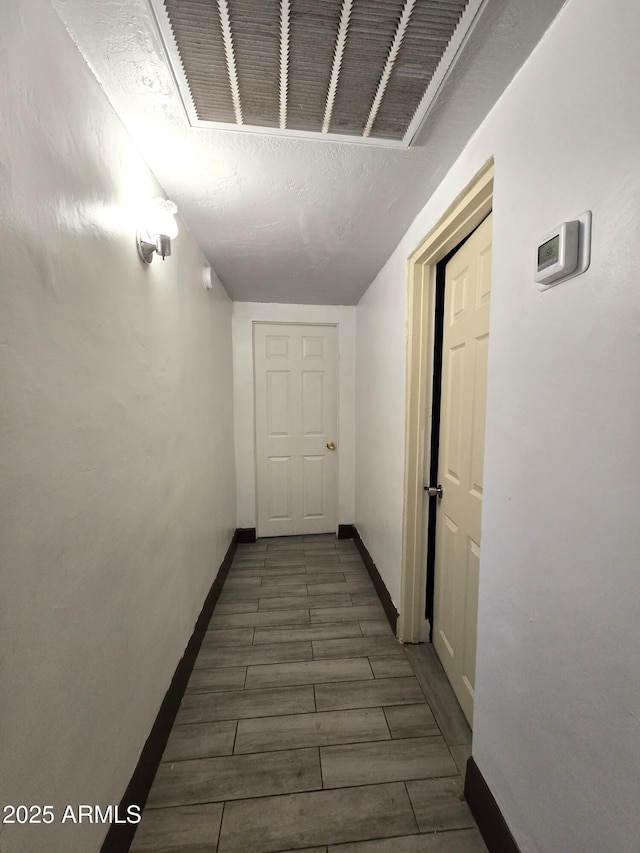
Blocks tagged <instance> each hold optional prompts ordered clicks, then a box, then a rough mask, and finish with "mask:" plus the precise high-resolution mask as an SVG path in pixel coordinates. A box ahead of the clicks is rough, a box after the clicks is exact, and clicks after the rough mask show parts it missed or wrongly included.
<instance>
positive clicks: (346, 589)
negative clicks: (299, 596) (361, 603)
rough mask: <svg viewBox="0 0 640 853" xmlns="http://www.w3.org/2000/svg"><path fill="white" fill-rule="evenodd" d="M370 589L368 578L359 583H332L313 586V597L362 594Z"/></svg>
mask: <svg viewBox="0 0 640 853" xmlns="http://www.w3.org/2000/svg"><path fill="white" fill-rule="evenodd" d="M371 589H372V586H371V581H370V580H369V579H368V578H363V579H362V580H359V581H334V582H332V583H320V584H316V585H314V590H313V593H314V595H336V593H337V594H342V595H343V594H345V593H347V594H349V595H350V594H351V593H364V592H369V591H370V590H371Z"/></svg>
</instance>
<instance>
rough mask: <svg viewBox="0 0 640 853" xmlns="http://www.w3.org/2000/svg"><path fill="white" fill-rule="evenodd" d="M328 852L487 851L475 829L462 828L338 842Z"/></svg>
mask: <svg viewBox="0 0 640 853" xmlns="http://www.w3.org/2000/svg"><path fill="white" fill-rule="evenodd" d="M329 853H487V848H486V847H485V844H484V841H483V840H482V836H481V835H480V833H479V832H478V830H477V829H463V830H459V831H454V832H442V833H440V832H439V833H437V834H434V835H408V836H403V837H398V838H394V839H393V841H392V842H391V843H390V842H389V841H384V840H380V841H364V842H361V843H360V844H338V845H336V846H331V847H329Z"/></svg>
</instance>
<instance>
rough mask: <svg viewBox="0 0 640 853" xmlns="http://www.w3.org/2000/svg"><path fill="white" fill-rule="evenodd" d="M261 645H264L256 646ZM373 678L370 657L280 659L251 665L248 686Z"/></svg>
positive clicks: (248, 672)
mask: <svg viewBox="0 0 640 853" xmlns="http://www.w3.org/2000/svg"><path fill="white" fill-rule="evenodd" d="M254 648H255V649H260V648H261V646H254ZM359 679H363V680H364V679H373V673H372V672H371V667H370V666H369V662H368V661H367V660H366V658H353V659H350V658H347V659H344V660H309V661H304V662H302V663H278V664H269V665H264V666H250V667H248V669H247V680H246V683H245V685H246V688H247V690H248V689H253V688H265V687H278V686H280V685H287V686H289V685H291V686H292V685H296V684H321V683H323V682H331V681H356V680H359Z"/></svg>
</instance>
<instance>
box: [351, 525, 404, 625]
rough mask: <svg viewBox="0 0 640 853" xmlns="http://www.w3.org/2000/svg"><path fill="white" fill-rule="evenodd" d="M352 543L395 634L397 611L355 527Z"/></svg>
mask: <svg viewBox="0 0 640 853" xmlns="http://www.w3.org/2000/svg"><path fill="white" fill-rule="evenodd" d="M353 541H354V542H355V543H356V548H357V549H358V551H360V556H361V557H362V561H363V562H364V564H365V566H366V567H367V571H368V572H369V577H370V578H371V580H372V581H373V585H374V587H375V588H376V592H377V593H378V598H379V599H380V603H381V604H382V606H383V608H384V612H385V614H386V616H387V619H388V620H389V624H390V625H391V628H392V630H393V633H394V634H395V633H396V626H397V624H398V611H397V610H396V608H395V607H394V604H393V601H392V600H391V596H390V595H389V590H388V589H387V587H386V586H385V583H384V581H383V580H382V578H381V577H380V572H379V571H378V568H377V566H376V564H375V563H374V562H373V560H372V559H371V554H370V553H369V552H368V551H367V548H366V545H365V544H364V542H363V541H362V539H361V538H360V534H359V533H358V529H357V528H356V527H354V528H353Z"/></svg>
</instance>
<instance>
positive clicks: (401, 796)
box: [218, 783, 417, 853]
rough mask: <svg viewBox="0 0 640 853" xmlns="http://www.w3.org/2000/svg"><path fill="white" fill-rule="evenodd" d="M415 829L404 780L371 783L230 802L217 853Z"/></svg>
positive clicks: (269, 850)
mask: <svg viewBox="0 0 640 853" xmlns="http://www.w3.org/2000/svg"><path fill="white" fill-rule="evenodd" d="M414 832H417V826H416V823H415V819H414V817H413V811H412V809H411V804H410V802H409V797H408V795H407V792H406V790H405V787H404V785H402V784H400V783H395V784H390V785H367V786H366V787H362V788H349V789H346V790H342V791H316V792H312V793H307V794H294V795H289V796H283V797H266V798H262V799H254V800H243V801H237V802H233V803H228V804H227V805H226V806H225V812H224V818H223V821H222V829H221V831H220V842H219V846H218V853H249V851H251V853H275V851H281V850H283V849H287V848H291V849H299V848H301V847H309V846H312V845H318V844H320V845H323V844H334V843H338V842H342V841H351V840H356V839H364V838H389V837H393V836H396V835H405V834H407V833H414Z"/></svg>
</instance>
